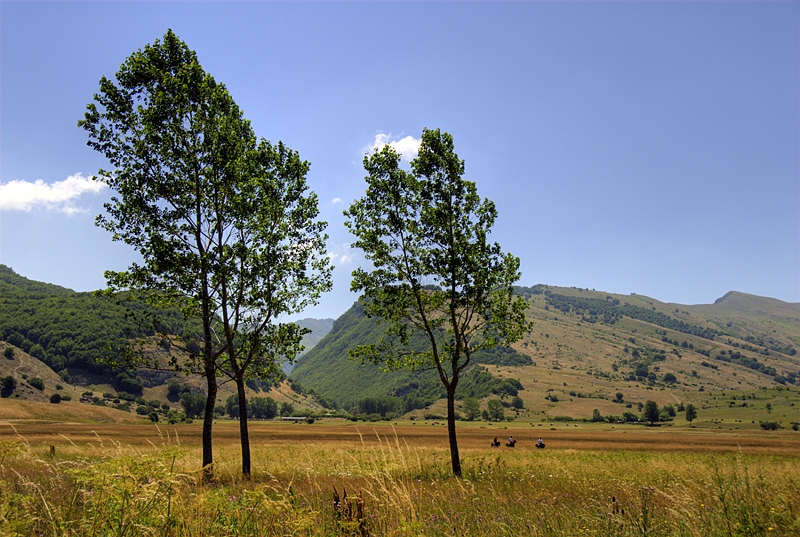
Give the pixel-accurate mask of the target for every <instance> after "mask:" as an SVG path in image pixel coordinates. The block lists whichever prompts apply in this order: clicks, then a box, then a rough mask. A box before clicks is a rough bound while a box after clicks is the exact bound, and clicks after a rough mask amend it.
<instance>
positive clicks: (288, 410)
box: [281, 402, 294, 416]
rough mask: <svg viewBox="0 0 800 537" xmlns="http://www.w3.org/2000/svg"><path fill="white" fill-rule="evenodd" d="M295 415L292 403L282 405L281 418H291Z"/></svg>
mask: <svg viewBox="0 0 800 537" xmlns="http://www.w3.org/2000/svg"><path fill="white" fill-rule="evenodd" d="M293 413H294V406H293V405H292V404H291V403H287V402H284V403H283V404H281V416H291V415H292V414H293Z"/></svg>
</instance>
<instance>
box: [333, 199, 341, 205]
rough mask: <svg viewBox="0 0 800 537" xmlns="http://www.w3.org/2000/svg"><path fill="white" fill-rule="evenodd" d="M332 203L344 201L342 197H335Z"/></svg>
mask: <svg viewBox="0 0 800 537" xmlns="http://www.w3.org/2000/svg"><path fill="white" fill-rule="evenodd" d="M331 203H333V204H334V205H335V204H337V203H342V198H333V199H332V200H331Z"/></svg>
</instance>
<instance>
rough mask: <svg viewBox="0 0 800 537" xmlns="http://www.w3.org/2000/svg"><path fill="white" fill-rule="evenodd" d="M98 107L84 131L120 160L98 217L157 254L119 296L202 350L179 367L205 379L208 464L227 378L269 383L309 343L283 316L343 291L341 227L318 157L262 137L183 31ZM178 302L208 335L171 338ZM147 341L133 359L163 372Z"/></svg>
mask: <svg viewBox="0 0 800 537" xmlns="http://www.w3.org/2000/svg"><path fill="white" fill-rule="evenodd" d="M94 101H95V102H94V103H90V104H89V105H87V112H86V114H85V119H84V120H83V121H80V122H79V123H78V125H79V126H80V127H82V128H83V129H84V130H85V131H86V132H87V133H88V137H89V141H88V145H89V146H90V147H92V148H93V149H95V150H97V151H98V152H100V153H102V154H103V155H104V156H105V157H106V158H107V159H108V160H109V162H110V163H111V165H112V166H113V167H114V168H113V169H111V170H100V171H99V172H98V175H97V176H96V177H95V179H96V180H98V181H100V182H102V183H104V184H106V185H108V186H109V187H110V189H111V190H112V191H113V192H114V193H115V196H114V197H112V199H111V202H109V203H106V204H105V210H106V214H105V215H101V216H100V217H98V220H97V223H98V225H99V226H101V227H103V228H104V229H106V230H107V231H109V232H111V233H112V234H113V238H114V240H116V241H122V242H125V243H126V244H128V245H129V246H131V247H133V248H134V249H135V250H136V251H137V253H138V254H139V255H140V256H141V257H142V258H143V259H144V263H143V264H142V265H138V264H133V265H131V266H130V267H129V268H128V270H127V271H124V272H112V271H107V272H106V279H107V281H108V286H109V289H108V291H107V293H106V294H107V295H114V294H116V296H117V297H120V298H121V299H122V300H124V301H126V302H128V303H130V302H131V301H134V303H136V302H145V303H146V304H147V305H148V306H149V308H148V309H136V308H129V309H128V313H129V314H130V315H132V316H133V317H134V319H135V322H136V324H137V325H138V326H141V327H146V328H148V329H149V330H152V331H153V332H154V333H155V335H156V336H157V337H159V338H160V340H161V341H162V343H163V344H164V347H166V348H169V347H172V346H177V347H178V348H180V349H182V350H184V351H186V352H187V353H188V358H185V359H183V360H181V361H178V360H176V359H172V360H171V361H170V366H171V367H172V368H173V369H175V370H176V371H187V372H192V373H202V374H204V375H205V377H206V381H207V384H208V408H206V409H205V413H204V417H205V420H204V434H203V442H204V446H205V447H204V454H203V467H204V468H206V469H208V468H210V466H209V465H210V464H211V462H212V455H211V426H212V419H213V406H214V400H215V398H216V392H217V379H216V377H217V375H223V376H228V377H229V378H231V379H232V380H234V381H235V382H236V384H237V388H238V390H240V391H242V390H243V389H244V382H245V379H246V378H269V377H270V376H271V375H272V374H273V373H274V372H275V370H276V369H277V368H278V366H277V365H276V363H277V362H279V361H280V360H282V359H284V358H286V359H288V360H292V359H293V358H294V356H296V355H297V354H298V353H299V352H300V350H302V349H301V346H300V340H301V337H302V335H303V333H304V330H303V329H300V328H299V327H298V326H297V325H295V324H293V323H288V324H284V323H280V322H277V321H276V318H278V317H279V316H281V315H288V314H292V313H296V312H298V311H301V310H302V309H303V308H305V307H306V306H308V305H312V304H315V303H316V302H317V299H318V297H319V296H320V294H321V293H322V292H325V291H327V290H329V289H330V287H331V278H330V272H331V267H330V264H329V258H328V257H327V256H326V255H325V254H326V250H325V240H326V239H327V236H326V235H325V234H324V230H325V228H326V226H327V224H326V223H325V222H319V221H316V217H317V215H318V207H317V197H316V195H315V194H313V193H309V192H307V190H308V187H307V185H306V182H305V176H306V174H307V172H308V167H309V165H308V163H307V162H305V161H303V160H301V159H300V158H299V156H298V154H297V152H295V151H292V150H290V149H289V148H287V147H285V146H284V145H283V143H282V142H279V143H278V144H277V145H272V144H270V143H269V142H267V141H266V140H263V139H262V140H257V139H256V136H255V134H254V132H253V130H252V127H251V126H250V123H249V122H248V121H247V120H245V119H244V117H243V115H242V112H241V110H240V109H239V107H238V106H237V105H236V103H235V102H234V100H233V98H232V97H231V95H230V94H229V93H228V91H227V89H226V88H225V86H224V85H221V84H218V83H217V82H216V81H215V80H214V78H213V77H211V76H210V75H209V74H207V73H205V72H204V71H203V69H202V67H201V66H200V63H199V62H198V60H197V56H196V54H195V53H194V51H191V50H190V49H189V48H188V47H187V46H186V44H185V43H183V42H182V41H180V40H179V39H178V38H177V36H176V35H175V34H174V33H173V32H172V31H171V30H169V31H168V32H167V34H165V35H164V39H163V42H162V41H156V42H155V43H154V44H153V45H147V46H146V47H145V48H144V49H143V50H139V51H137V52H134V53H133V54H131V55H130V56H129V57H128V58H127V59H126V61H125V62H124V63H123V64H122V66H121V67H120V69H119V70H118V71H117V73H116V80H115V81H112V80H109V79H106V78H105V77H103V78H102V79H101V80H100V92H99V93H97V94H95V97H94ZM121 291H125V292H126V293H125V294H119V293H120V292H121ZM175 308H178V309H179V310H180V312H181V313H182V314H183V316H184V317H185V318H187V319H189V318H194V319H199V320H200V321H201V324H202V330H201V332H199V333H186V334H181V335H180V336H179V337H174V338H171V337H169V336H170V335H171V334H170V333H169V332H168V331H166V330H164V325H163V323H162V322H161V319H160V311H161V310H164V309H166V310H171V309H175ZM216 325H218V328H213V332H214V336H213V337H212V327H214V326H216ZM139 343H140V344H139V347H138V349H135V350H132V351H131V352H129V353H128V354H126V355H125V358H126V363H127V364H131V363H135V364H137V365H140V366H141V365H145V366H148V367H152V368H159V367H162V366H161V364H158V363H156V362H155V361H154V360H153V358H152V357H150V356H148V355H147V353H146V352H145V351H144V346H143V342H141V341H140V342H139ZM240 403H241V404H242V405H243V406H244V405H245V403H246V402H245V401H244V400H242V401H240ZM242 410H244V408H242V409H240V413H243V412H241V411H242ZM242 418H243V419H244V420H245V425H243V426H242V436H241V438H242V451H243V452H242V455H243V467H242V469H243V473H244V474H246V475H247V474H249V473H250V469H249V444H248V437H247V434H246V415H245V416H242ZM209 477H210V474H209V473H207V474H206V478H209Z"/></svg>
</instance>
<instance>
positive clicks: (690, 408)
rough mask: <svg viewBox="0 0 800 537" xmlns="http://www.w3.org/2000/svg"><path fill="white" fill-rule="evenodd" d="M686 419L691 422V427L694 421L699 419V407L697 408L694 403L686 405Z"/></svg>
mask: <svg viewBox="0 0 800 537" xmlns="http://www.w3.org/2000/svg"><path fill="white" fill-rule="evenodd" d="M685 417H686V421H688V422H689V427H691V426H692V422H693V421H694V420H696V419H697V409H695V407H694V405H693V404H692V403H689V404H688V405H686V416H685Z"/></svg>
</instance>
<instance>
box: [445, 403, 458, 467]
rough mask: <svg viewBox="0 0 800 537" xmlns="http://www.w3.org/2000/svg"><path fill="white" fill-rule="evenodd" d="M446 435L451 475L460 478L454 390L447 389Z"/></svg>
mask: <svg viewBox="0 0 800 537" xmlns="http://www.w3.org/2000/svg"><path fill="white" fill-rule="evenodd" d="M447 434H448V436H449V437H450V462H451V464H452V466H453V475H454V476H456V477H459V478H460V477H461V459H459V458H458V440H457V439H456V389H455V387H452V388H451V387H448V389H447Z"/></svg>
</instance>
